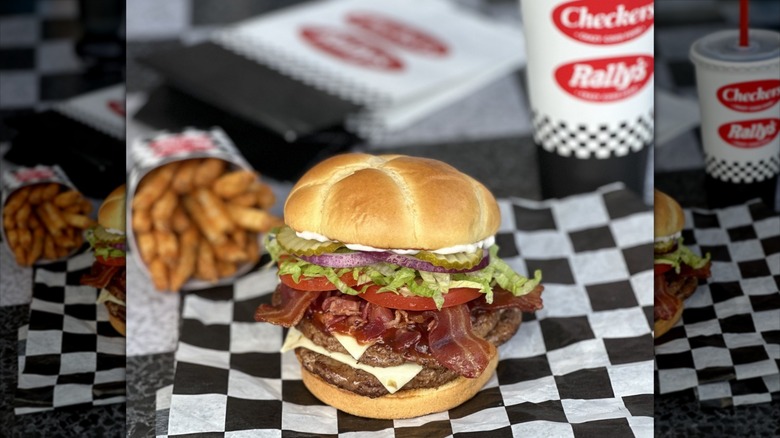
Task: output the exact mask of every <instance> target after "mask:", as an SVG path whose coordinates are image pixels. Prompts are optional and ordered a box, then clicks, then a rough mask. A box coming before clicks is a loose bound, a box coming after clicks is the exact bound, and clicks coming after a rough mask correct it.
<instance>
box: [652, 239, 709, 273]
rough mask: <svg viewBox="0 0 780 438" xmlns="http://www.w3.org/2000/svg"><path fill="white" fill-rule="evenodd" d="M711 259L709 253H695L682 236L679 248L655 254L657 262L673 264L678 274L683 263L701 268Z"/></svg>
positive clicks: (679, 240) (694, 267)
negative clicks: (702, 254)
mask: <svg viewBox="0 0 780 438" xmlns="http://www.w3.org/2000/svg"><path fill="white" fill-rule="evenodd" d="M709 261H710V254H709V253H707V254H705V255H704V257H700V256H698V255H696V254H694V253H693V251H691V250H690V249H689V248H688V247H687V246H685V245H683V239H682V237H681V238H679V239H678V240H677V248H676V249H675V250H674V251H672V252H667V253H665V254H656V255H655V263H656V264H663V265H671V266H672V268H674V272H676V273H678V274H679V273H680V268H681V267H682V265H683V264H685V265H688V266H690V267H691V268H693V269H699V268H702V267H704V266H705V265H706V264H707V263H709Z"/></svg>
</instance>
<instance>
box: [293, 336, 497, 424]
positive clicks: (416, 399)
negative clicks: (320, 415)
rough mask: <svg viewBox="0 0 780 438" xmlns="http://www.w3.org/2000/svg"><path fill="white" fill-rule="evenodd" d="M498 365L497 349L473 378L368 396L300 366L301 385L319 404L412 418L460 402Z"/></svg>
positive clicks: (372, 414) (385, 416)
mask: <svg viewBox="0 0 780 438" xmlns="http://www.w3.org/2000/svg"><path fill="white" fill-rule="evenodd" d="M496 365H498V352H497V351H496V349H495V348H492V355H491V358H490V362H489V363H488V366H487V368H486V369H485V372H483V373H482V374H481V375H480V376H478V377H476V378H474V379H467V378H465V377H458V378H457V379H455V380H453V381H451V382H449V383H445V384H444V385H442V386H439V387H438V388H425V389H410V390H403V389H402V390H400V391H398V392H396V393H395V394H389V395H385V396H382V397H377V398H370V397H365V396H362V395H358V394H355V393H354V392H350V391H347V390H345V389H341V388H339V387H337V386H334V385H331V384H330V383H328V382H326V381H324V380H322V379H321V378H320V377H319V376H317V375H315V374H312V373H310V372H308V371H307V370H306V369H305V368H303V367H301V374H302V376H303V384H304V385H306V388H307V389H308V390H309V391H311V393H312V394H314V396H315V397H317V398H318V399H319V400H320V401H322V402H323V403H325V404H327V405H330V406H333V407H334V408H336V409H340V410H342V411H344V412H346V413H349V414H352V415H357V416H358V417H366V418H380V419H386V420H392V419H400V418H413V417H419V416H421V415H426V414H431V413H434V412H443V411H446V410H449V409H452V408H454V407H456V406H459V405H461V404H463V403H464V402H465V401H466V400H468V399H470V398H471V397H473V396H474V395H475V394H476V393H477V392H479V390H480V389H482V387H483V386H485V384H486V383H487V381H488V380H490V377H491V376H492V375H493V372H494V371H495V370H496Z"/></svg>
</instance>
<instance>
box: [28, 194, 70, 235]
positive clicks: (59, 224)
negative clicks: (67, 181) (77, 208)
mask: <svg viewBox="0 0 780 438" xmlns="http://www.w3.org/2000/svg"><path fill="white" fill-rule="evenodd" d="M35 212H36V213H38V217H39V218H41V219H42V220H43V224H44V225H45V226H46V229H47V231H48V232H49V234H51V235H52V236H54V237H58V236H59V235H60V234H62V230H64V229H65V228H66V227H67V226H68V225H67V224H66V223H65V220H64V219H63V218H62V216H61V215H60V211H59V210H57V207H55V206H54V205H53V204H52V203H51V202H44V203H43V204H41V205H39V206H38V208H37V209H36V210H35Z"/></svg>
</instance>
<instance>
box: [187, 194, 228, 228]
mask: <svg viewBox="0 0 780 438" xmlns="http://www.w3.org/2000/svg"><path fill="white" fill-rule="evenodd" d="M195 200H197V201H198V204H200V206H201V207H202V209H201V210H202V211H203V214H205V215H206V220H207V221H209V222H210V223H211V224H212V225H213V226H214V227H215V228H216V229H217V230H219V232H220V233H227V232H229V231H230V230H232V229H233V221H231V220H230V216H229V215H228V211H227V209H226V208H225V204H224V203H223V202H222V200H221V199H219V197H218V196H217V195H215V194H214V193H213V192H212V191H210V190H208V189H204V188H200V189H197V190H196V191H195Z"/></svg>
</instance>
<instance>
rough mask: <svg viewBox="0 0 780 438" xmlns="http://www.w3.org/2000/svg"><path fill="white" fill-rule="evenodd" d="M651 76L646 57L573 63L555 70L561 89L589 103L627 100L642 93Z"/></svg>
mask: <svg viewBox="0 0 780 438" xmlns="http://www.w3.org/2000/svg"><path fill="white" fill-rule="evenodd" d="M652 76H653V57H652V56H646V55H632V56H620V57H616V58H604V59H591V60H585V61H575V62H572V63H569V64H564V65H562V66H560V67H558V68H557V69H556V70H555V80H556V81H557V82H558V85H560V87H561V88H563V89H564V90H565V91H566V92H567V93H569V94H571V95H572V96H574V97H577V98H579V99H583V100H587V101H590V102H612V101H615V100H622V99H626V98H628V97H630V96H632V95H634V94H636V93H638V92H639V91H640V90H642V89H643V88H644V87H645V86H646V85H647V83H648V82H649V81H650V79H651V78H652Z"/></svg>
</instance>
